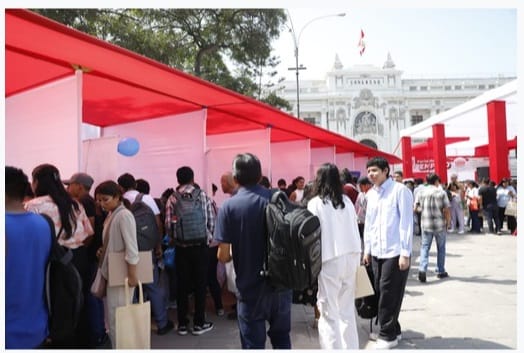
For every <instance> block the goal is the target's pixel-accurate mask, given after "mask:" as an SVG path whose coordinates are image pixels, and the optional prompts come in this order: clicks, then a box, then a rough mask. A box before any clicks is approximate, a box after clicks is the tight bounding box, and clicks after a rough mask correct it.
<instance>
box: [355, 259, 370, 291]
mask: <svg viewBox="0 0 524 353" xmlns="http://www.w3.org/2000/svg"><path fill="white" fill-rule="evenodd" d="M355 282H356V284H355V299H358V298H364V297H367V296H369V295H373V294H375V291H374V290H373V286H372V285H371V281H370V280H369V276H368V273H367V271H366V267H365V266H363V265H361V266H358V268H357V280H356V281H355Z"/></svg>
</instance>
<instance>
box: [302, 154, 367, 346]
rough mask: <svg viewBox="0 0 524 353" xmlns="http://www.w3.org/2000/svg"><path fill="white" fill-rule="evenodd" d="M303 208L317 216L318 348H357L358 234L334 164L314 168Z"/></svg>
mask: <svg viewBox="0 0 524 353" xmlns="http://www.w3.org/2000/svg"><path fill="white" fill-rule="evenodd" d="M313 193H314V195H315V196H314V197H313V198H312V199H311V200H310V201H309V202H308V205H307V208H308V210H309V211H311V212H312V213H313V214H314V215H316V216H318V218H319V219H320V228H321V231H322V269H321V270H320V274H319V276H318V293H317V306H318V309H319V311H320V318H319V321H318V336H319V340H320V347H321V348H322V349H341V348H342V349H358V348H359V344H358V332H357V323H356V316H355V282H356V274H357V268H358V266H359V265H360V252H361V248H360V237H359V233H358V226H357V215H356V213H355V208H354V206H353V203H352V202H351V200H350V199H349V197H347V196H346V195H345V194H344V192H343V188H342V182H341V180H340V173H339V171H338V168H337V166H336V165H334V164H331V163H325V164H323V165H322V166H321V167H320V168H319V169H318V171H317V175H316V179H315V185H314V191H313Z"/></svg>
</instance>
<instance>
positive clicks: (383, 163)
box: [366, 157, 391, 177]
mask: <svg viewBox="0 0 524 353" xmlns="http://www.w3.org/2000/svg"><path fill="white" fill-rule="evenodd" d="M369 167H378V168H379V169H380V170H382V171H384V170H385V169H386V168H387V169H388V172H387V173H386V177H389V172H390V170H391V169H390V168H389V163H388V161H387V160H386V158H384V157H373V158H371V159H370V160H369V161H368V162H367V163H366V169H367V168H369Z"/></svg>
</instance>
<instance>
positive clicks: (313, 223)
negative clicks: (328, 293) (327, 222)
mask: <svg viewBox="0 0 524 353" xmlns="http://www.w3.org/2000/svg"><path fill="white" fill-rule="evenodd" d="M265 216H266V227H267V257H266V263H265V264H264V267H265V268H264V269H263V271H262V273H263V274H264V275H266V276H267V277H268V278H269V282H270V284H271V285H273V286H274V287H276V288H282V289H283V288H287V289H293V290H299V291H300V290H304V289H306V288H315V286H316V282H317V277H318V274H319V273H320V267H321V265H322V260H321V241H320V220H319V219H318V217H317V216H315V215H313V214H312V213H311V212H310V211H308V210H307V208H305V207H303V206H299V205H297V204H293V203H291V202H290V201H289V199H288V198H287V196H286V194H285V193H284V192H282V191H277V192H275V193H274V194H273V196H272V197H271V201H270V202H269V204H268V205H267V206H266V214H265Z"/></svg>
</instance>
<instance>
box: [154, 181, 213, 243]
mask: <svg viewBox="0 0 524 353" xmlns="http://www.w3.org/2000/svg"><path fill="white" fill-rule="evenodd" d="M194 189H195V187H194V186H193V185H192V184H187V185H181V186H179V187H178V188H177V191H178V192H180V193H181V194H183V193H186V192H189V193H190V192H192V191H193V190H194ZM201 196H202V197H201V200H202V208H204V210H205V213H204V214H205V217H206V228H207V243H208V245H209V244H210V243H211V241H212V240H213V232H214V231H215V212H214V208H213V201H212V200H211V198H209V196H207V195H206V193H205V192H204V191H203V190H202V194H201ZM176 202H177V201H176V197H175V196H174V195H171V196H170V197H169V199H167V202H166V218H165V219H164V225H165V229H167V230H170V229H171V219H173V216H175V204H176Z"/></svg>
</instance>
